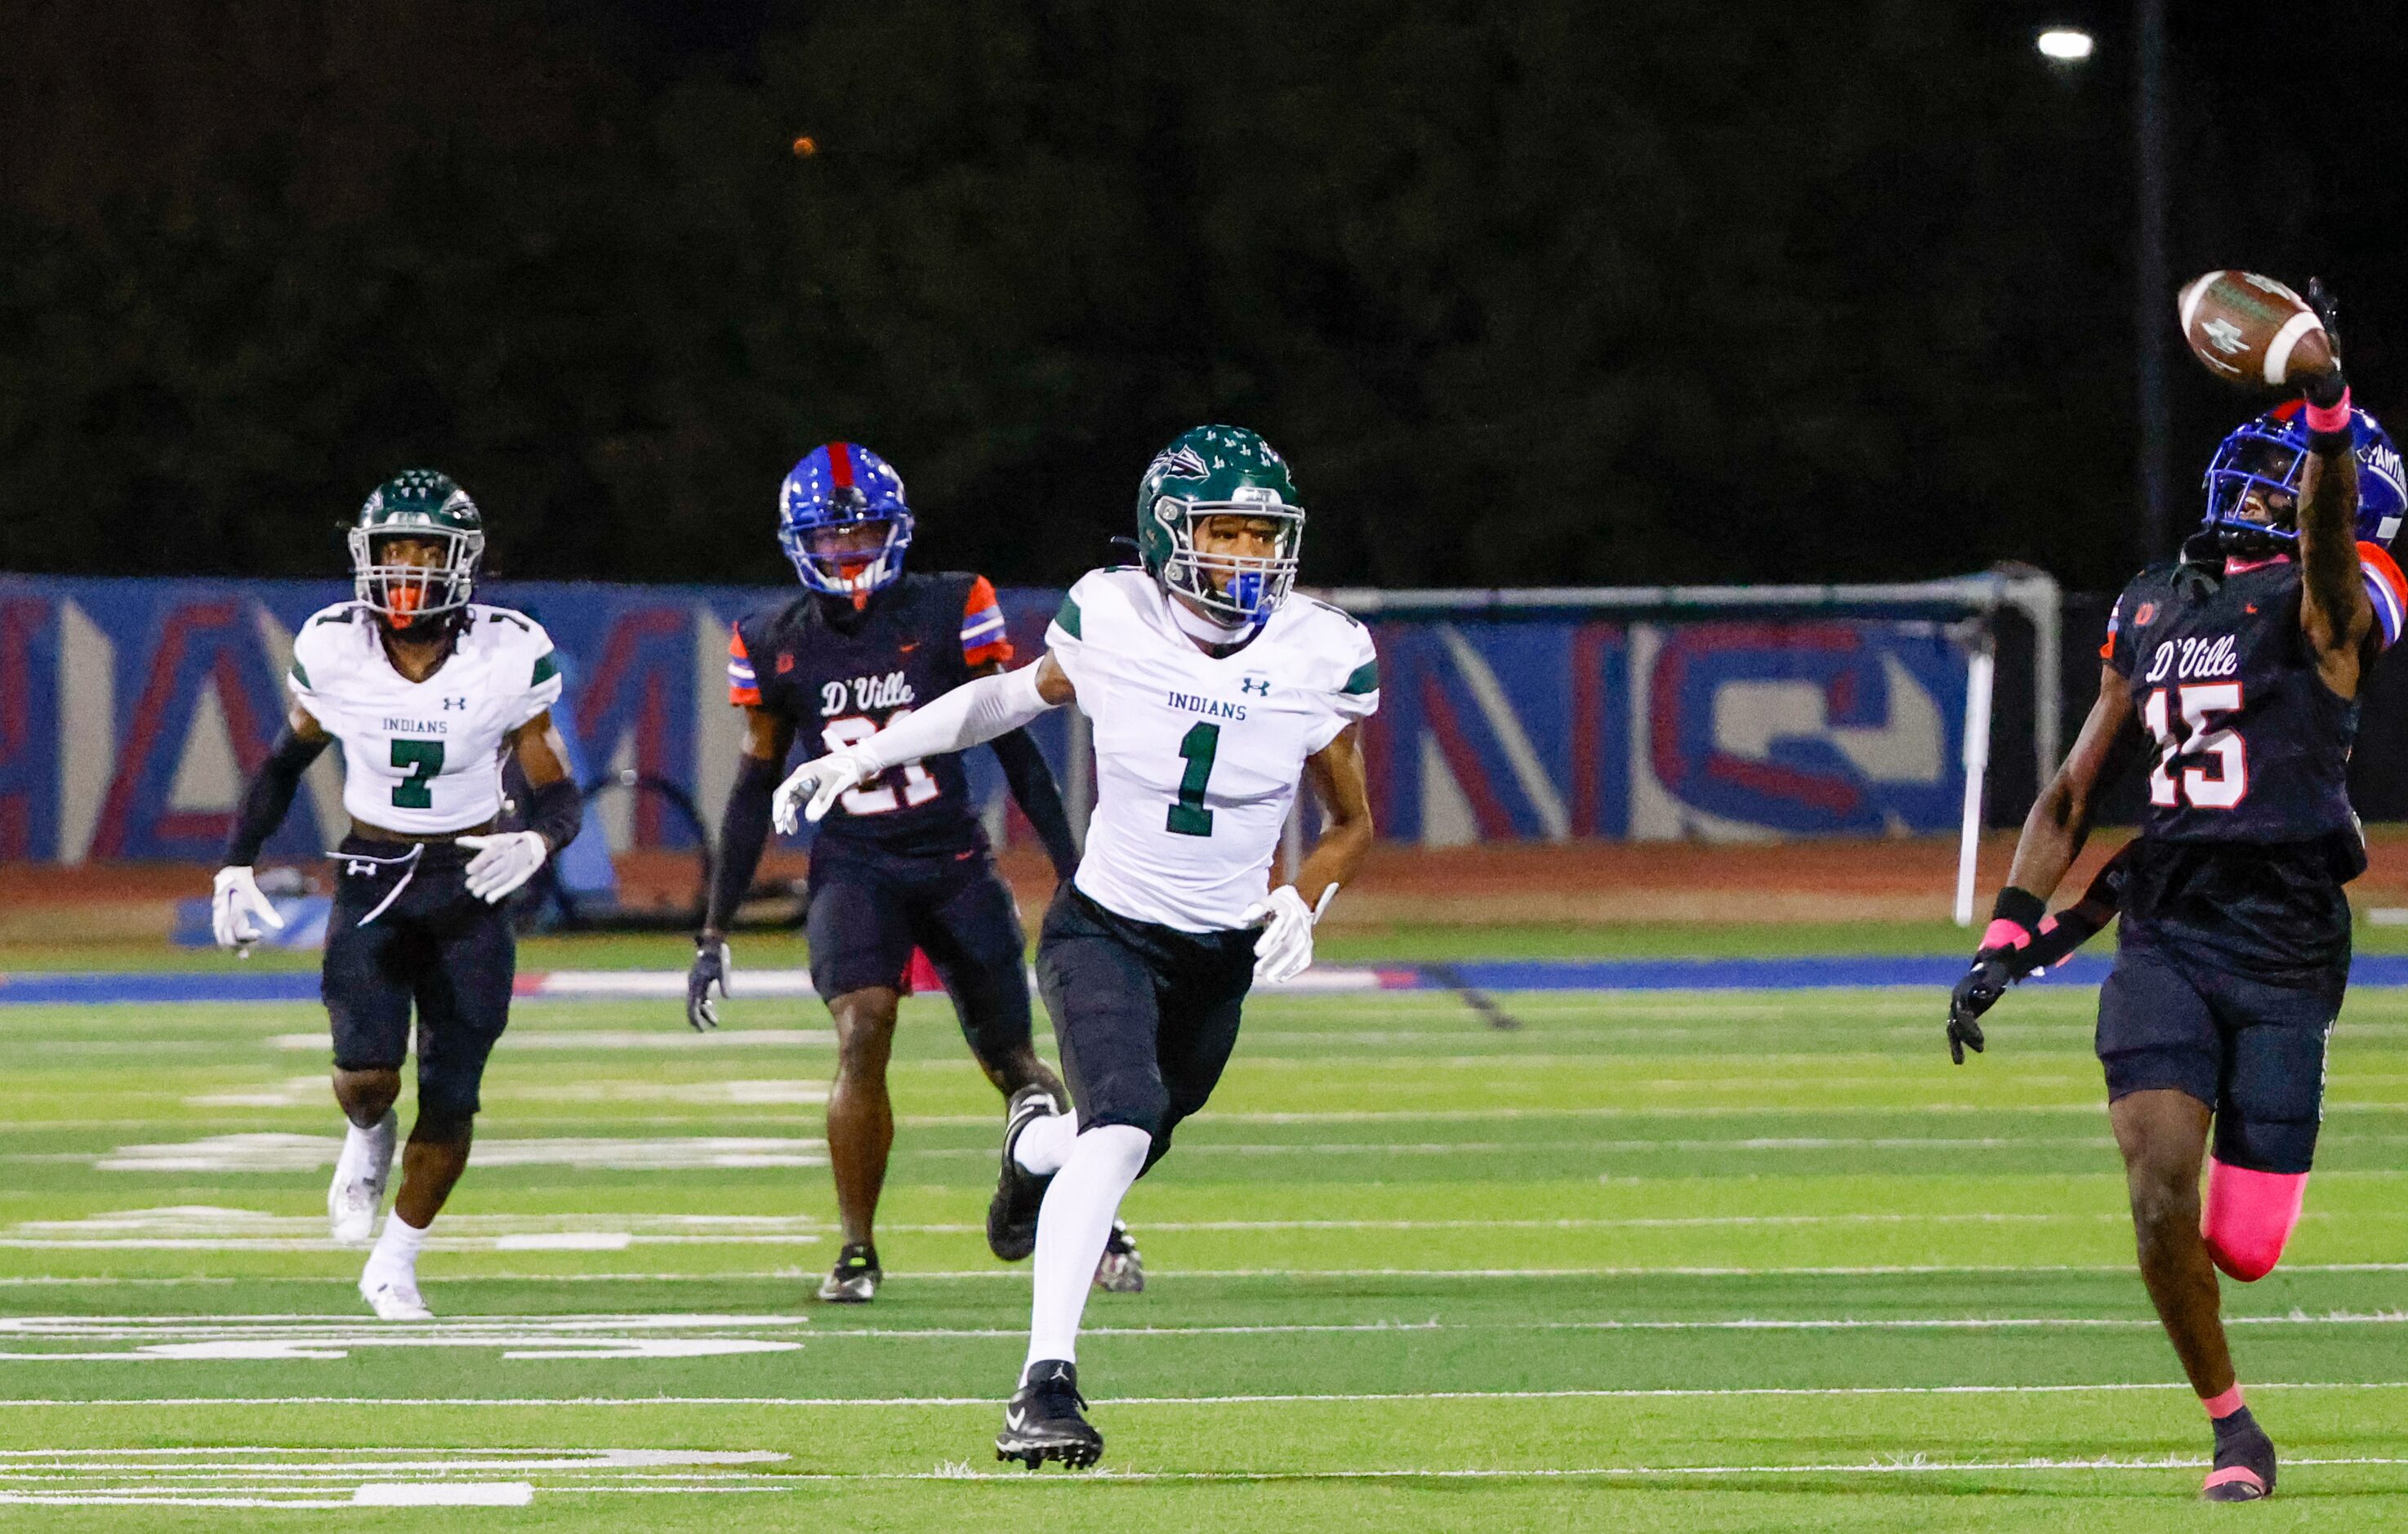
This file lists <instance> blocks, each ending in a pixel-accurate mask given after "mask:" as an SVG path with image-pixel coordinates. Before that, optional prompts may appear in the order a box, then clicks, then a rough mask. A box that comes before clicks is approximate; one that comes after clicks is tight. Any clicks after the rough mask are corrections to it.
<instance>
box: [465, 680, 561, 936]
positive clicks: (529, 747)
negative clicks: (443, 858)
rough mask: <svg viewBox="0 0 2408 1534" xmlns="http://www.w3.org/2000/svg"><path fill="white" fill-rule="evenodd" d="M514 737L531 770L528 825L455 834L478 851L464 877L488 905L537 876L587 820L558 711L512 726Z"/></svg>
mask: <svg viewBox="0 0 2408 1534" xmlns="http://www.w3.org/2000/svg"><path fill="white" fill-rule="evenodd" d="M509 744H510V749H511V751H513V752H515V753H517V755H518V761H519V770H520V771H522V772H523V773H525V774H526V781H527V790H528V798H529V800H530V802H529V803H528V805H527V811H526V821H527V828H526V829H525V830H523V831H500V832H496V833H495V834H494V835H492V836H481V837H454V838H452V840H453V841H455V842H458V843H459V844H460V845H461V846H463V847H470V848H474V849H475V850H476V853H477V855H476V856H474V857H472V858H470V859H469V860H468V867H466V868H465V869H463V870H462V871H461V877H462V880H463V882H466V884H467V886H468V893H469V894H471V895H473V896H476V897H477V898H478V899H480V900H482V901H484V902H485V903H486V904H487V905H499V904H500V903H501V902H502V901H503V900H504V899H505V898H507V897H508V896H509V894H510V892H511V891H513V890H515V889H517V888H518V887H519V886H520V885H522V884H523V883H525V882H527V881H528V880H530V879H533V878H534V877H535V874H536V870H537V869H538V868H540V867H543V866H544V863H545V861H546V860H547V859H549V858H550V857H551V856H552V853H556V852H558V851H560V850H561V849H562V848H563V847H566V846H567V845H568V844H569V843H570V842H572V841H575V840H576V839H577V832H578V828H579V827H580V826H581V825H582V824H584V823H585V799H584V796H582V795H581V794H580V793H578V791H577V781H576V780H575V779H573V778H571V777H570V776H569V775H568V747H567V745H566V743H565V742H564V741H562V739H561V738H560V730H559V727H558V726H556V725H555V724H552V710H549V709H547V710H544V711H543V712H541V713H539V714H537V715H536V716H535V717H534V718H533V719H530V720H528V721H527V722H526V723H525V724H521V725H520V726H519V727H518V728H517V729H515V730H512V731H511V732H510V734H509Z"/></svg>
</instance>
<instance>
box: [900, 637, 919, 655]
mask: <svg viewBox="0 0 2408 1534" xmlns="http://www.w3.org/2000/svg"><path fill="white" fill-rule="evenodd" d="M895 648H896V649H897V650H899V651H901V652H903V653H905V654H906V655H908V654H910V653H911V652H913V651H914V650H917V649H919V648H920V641H919V640H917V639H914V640H912V641H911V642H910V644H898V645H896V647H895Z"/></svg>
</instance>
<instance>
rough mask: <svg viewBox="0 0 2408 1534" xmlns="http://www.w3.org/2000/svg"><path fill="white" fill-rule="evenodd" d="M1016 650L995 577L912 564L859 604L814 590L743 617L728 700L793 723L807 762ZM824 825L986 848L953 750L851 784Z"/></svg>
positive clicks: (830, 830)
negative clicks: (838, 602) (848, 606)
mask: <svg viewBox="0 0 2408 1534" xmlns="http://www.w3.org/2000/svg"><path fill="white" fill-rule="evenodd" d="M1010 659H1011V641H1010V640H1009V639H1007V638H1005V637H1004V619H1003V609H1001V608H1000V607H999V606H998V605H997V604H996V596H995V588H994V587H993V586H991V585H989V584H988V583H987V580H986V577H984V576H982V575H954V574H927V575H923V574H919V573H916V572H914V573H911V574H907V575H905V576H904V577H903V578H902V579H901V580H899V581H896V582H895V584H894V585H892V586H889V587H888V588H886V589H885V590H884V591H882V592H880V593H878V594H877V595H875V596H873V597H871V598H870V600H869V603H868V605H867V607H866V608H864V609H860V610H858V611H846V610H844V609H841V608H838V607H833V606H832V605H831V604H830V603H829V602H828V601H827V599H826V598H824V597H820V596H812V595H804V596H800V597H797V598H796V600H795V601H793V602H791V603H789V604H787V605H786V606H785V607H783V608H781V609H778V610H776V611H774V612H766V613H756V614H754V615H753V616H752V617H749V618H746V619H744V620H743V621H742V622H741V623H738V624H737V625H736V634H735V637H734V638H733V639H731V640H730V641H729V643H728V647H727V686H728V697H729V700H730V701H731V702H734V703H738V704H743V705H748V706H751V707H753V708H759V709H767V710H769V711H770V712H772V713H774V714H777V715H778V716H780V717H781V718H782V719H785V720H787V721H789V722H790V723H792V724H794V726H795V735H796V746H797V747H798V748H799V754H800V755H801V757H802V758H804V759H806V760H808V759H810V758H811V757H814V756H824V755H826V754H827V753H830V752H833V751H841V750H843V749H845V748H846V747H848V746H857V745H859V744H860V743H861V742H863V741H864V740H867V739H868V738H870V737H871V736H873V735H875V734H877V733H878V732H879V731H880V730H882V729H884V728H885V727H886V726H887V725H888V724H893V723H894V722H895V721H896V719H898V718H900V717H901V716H902V715H904V714H906V713H908V712H910V710H912V709H913V708H915V707H917V706H919V705H921V704H924V703H926V702H927V701H928V700H929V699H931V698H934V697H937V696H939V695H942V694H944V693H947V692H950V691H952V690H953V688H955V687H958V686H960V685H961V684H962V683H963V682H965V681H968V680H969V679H970V676H971V674H972V671H973V669H974V668H975V667H981V666H983V665H985V664H986V663H987V662H989V661H1009V660H1010ZM819 834H820V836H821V837H823V838H829V839H841V840H843V841H848V842H867V843H872V844H875V845H876V846H877V847H879V848H880V849H881V850H882V851H885V852H889V853H905V854H915V853H963V852H968V851H972V850H983V849H984V848H985V846H986V834H985V832H984V831H983V830H982V829H981V827H980V825H979V822H978V816H977V814H976V812H975V810H974V808H973V807H972V805H971V804H970V801H969V790H968V778H967V776H966V775H965V774H964V773H963V771H962V764H961V759H960V757H958V756H952V755H948V756H937V757H931V758H930V759H928V760H927V761H925V762H910V763H906V764H905V765H904V766H902V767H896V768H894V769H893V770H891V771H889V772H888V773H886V774H885V775H884V776H883V777H882V778H881V779H879V780H878V781H876V782H874V783H871V784H869V785H867V786H866V787H862V788H855V789H852V790H849V791H848V792H846V793H845V794H844V795H842V796H840V797H839V798H838V800H837V803H836V808H835V809H833V810H830V811H829V812H828V817H827V819H826V820H825V821H824V822H822V823H821V824H820V830H819Z"/></svg>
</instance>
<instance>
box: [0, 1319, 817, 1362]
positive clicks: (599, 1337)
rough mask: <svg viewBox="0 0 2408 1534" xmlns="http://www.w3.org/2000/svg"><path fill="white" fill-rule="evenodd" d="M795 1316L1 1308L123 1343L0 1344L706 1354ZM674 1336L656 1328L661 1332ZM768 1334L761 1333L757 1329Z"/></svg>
mask: <svg viewBox="0 0 2408 1534" xmlns="http://www.w3.org/2000/svg"><path fill="white" fill-rule="evenodd" d="M809 1325H810V1323H809V1321H808V1319H807V1318H805V1317H802V1316H733V1315H729V1316H709V1315H680V1316H642V1315H612V1316H552V1317H542V1316H470V1317H458V1318H450V1317H447V1318H444V1319H441V1320H437V1321H429V1322H424V1323H417V1324H409V1325H404V1326H379V1325H377V1324H374V1323H371V1322H367V1321H365V1320H362V1319H359V1318H356V1317H333V1316H315V1315H269V1316H260V1315H251V1316H220V1317H197V1316H18V1317H0V1338H8V1339H19V1340H24V1341H30V1342H42V1341H49V1340H75V1341H82V1342H86V1343H90V1342H94V1341H106V1342H125V1343H132V1344H134V1345H133V1346H131V1347H123V1348H119V1349H116V1350H113V1351H107V1352H74V1353H68V1352H44V1351H40V1350H38V1349H21V1350H18V1351H0V1359H7V1360H9V1361H11V1362H17V1363H93V1362H117V1363H125V1362H195V1361H198V1362H227V1361H242V1362H258V1361H272V1362H300V1361H303V1360H333V1359H340V1358H344V1357H348V1356H349V1355H351V1353H352V1352H354V1351H356V1350H359V1349H366V1348H388V1349H390V1348H478V1349H486V1348H493V1349H499V1350H501V1355H502V1356H503V1357H504V1358H507V1359H540V1358H550V1359H589V1360H590V1359H623V1358H714V1357H727V1356H732V1355H741V1354H760V1353H793V1352H796V1351H797V1350H798V1349H800V1348H801V1347H802V1343H801V1342H799V1341H796V1340H791V1337H792V1335H793V1334H794V1333H796V1332H797V1331H800V1330H801V1329H803V1328H805V1327H807V1326H809ZM670 1333H674V1334H679V1335H664V1334H670ZM765 1333H766V1334H768V1335H763V1334H765Z"/></svg>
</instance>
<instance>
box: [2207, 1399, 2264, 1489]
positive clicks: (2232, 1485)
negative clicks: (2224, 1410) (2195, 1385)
mask: <svg viewBox="0 0 2408 1534" xmlns="http://www.w3.org/2000/svg"><path fill="white" fill-rule="evenodd" d="M2199 1494H2200V1496H2201V1497H2203V1498H2206V1499H2207V1500H2209V1501H2211V1502H2255V1501H2258V1500H2260V1499H2262V1498H2268V1497H2272V1496H2273V1495H2274V1441H2273V1440H2272V1439H2271V1438H2268V1437H2267V1436H2266V1429H2264V1428H2263V1427H2260V1426H2257V1418H2256V1417H2253V1416H2251V1415H2250V1414H2249V1409H2248V1408H2247V1407H2245V1406H2244V1407H2243V1408H2242V1409H2241V1410H2240V1411H2238V1412H2233V1413H2232V1414H2231V1415H2230V1416H2225V1417H2218V1418H2216V1419H2215V1465H2214V1469H2210V1470H2209V1471H2208V1472H2207V1484H2205V1485H2203V1486H2201V1487H2200V1488H2199Z"/></svg>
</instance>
